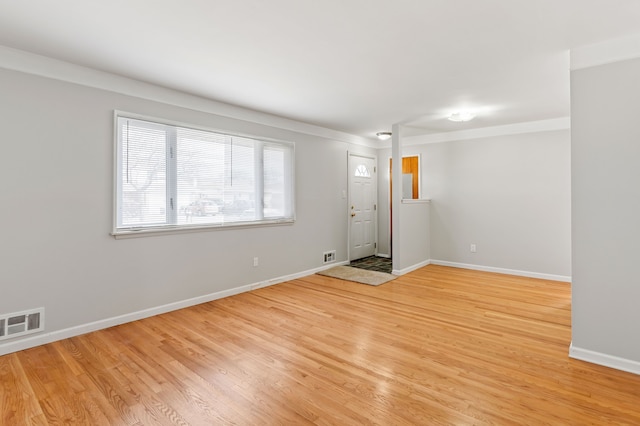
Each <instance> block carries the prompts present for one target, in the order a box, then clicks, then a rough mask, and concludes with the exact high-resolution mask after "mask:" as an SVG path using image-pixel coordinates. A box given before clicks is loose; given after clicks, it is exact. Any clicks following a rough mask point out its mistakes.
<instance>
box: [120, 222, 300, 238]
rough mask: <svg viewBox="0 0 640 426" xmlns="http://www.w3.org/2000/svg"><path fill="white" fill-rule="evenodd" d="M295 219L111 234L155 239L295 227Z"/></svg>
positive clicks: (150, 229)
mask: <svg viewBox="0 0 640 426" xmlns="http://www.w3.org/2000/svg"><path fill="white" fill-rule="evenodd" d="M294 223H295V219H276V220H263V221H260V222H238V223H233V224H226V225H217V224H216V225H175V226H163V227H157V228H131V229H118V230H115V231H113V232H111V235H112V236H113V237H114V238H115V239H116V240H120V239H126V238H140V237H154V236H160V235H173V234H190V233H194V232H208V231H223V230H231V229H248V228H256V227H264V226H281V225H293V224H294Z"/></svg>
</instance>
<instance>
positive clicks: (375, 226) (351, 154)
mask: <svg viewBox="0 0 640 426" xmlns="http://www.w3.org/2000/svg"><path fill="white" fill-rule="evenodd" d="M351 157H362V158H368V159H370V160H373V164H374V179H373V184H374V188H373V197H374V205H375V209H374V213H373V242H374V247H375V251H374V255H377V254H378V210H379V207H380V205H379V203H378V176H379V173H378V156H376V155H368V154H359V153H357V152H350V151H348V150H347V196H346V199H347V202H346V206H345V207H346V209H345V212H346V218H347V262H350V261H351V195H352V194H353V187H352V186H353V184H352V181H351Z"/></svg>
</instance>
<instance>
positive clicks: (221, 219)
mask: <svg viewBox="0 0 640 426" xmlns="http://www.w3.org/2000/svg"><path fill="white" fill-rule="evenodd" d="M116 134H117V135H116V157H117V161H116V197H115V198H116V202H115V226H114V234H116V235H118V234H126V233H128V232H130V231H140V230H163V229H176V228H198V227H214V226H230V225H235V226H237V225H252V224H265V223H278V222H292V221H293V220H294V208H293V206H294V200H293V181H294V179H293V161H294V158H293V157H294V146H293V144H291V143H284V142H276V141H270V140H264V139H256V138H250V137H246V136H239V135H232V134H226V133H218V132H212V131H207V130H199V129H194V128H188V127H180V126H175V125H171V124H167V123H159V122H154V121H148V120H144V119H137V118H130V117H126V116H123V115H117V116H116Z"/></svg>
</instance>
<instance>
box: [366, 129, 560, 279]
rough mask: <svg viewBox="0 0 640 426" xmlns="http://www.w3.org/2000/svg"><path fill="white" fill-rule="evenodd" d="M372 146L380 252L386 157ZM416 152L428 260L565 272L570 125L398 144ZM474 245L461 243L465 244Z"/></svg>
mask: <svg viewBox="0 0 640 426" xmlns="http://www.w3.org/2000/svg"><path fill="white" fill-rule="evenodd" d="M390 155H391V151H390V150H388V149H383V150H379V153H378V158H379V167H380V170H381V171H382V173H381V176H380V185H379V187H380V191H379V201H380V206H381V209H380V221H379V236H380V245H379V247H380V250H379V251H380V252H382V253H385V252H386V251H387V250H389V240H388V235H389V228H388V209H386V208H382V207H383V206H388V185H389V182H388V179H387V178H386V176H387V175H388V167H389V166H388V161H389V156H390ZM403 155H404V156H411V155H420V156H421V188H422V189H421V191H422V197H423V198H430V199H431V200H432V202H431V206H430V215H431V221H430V230H431V237H430V243H431V244H430V255H431V259H432V261H433V260H435V261H442V262H448V263H454V264H460V265H475V266H480V267H487V268H497V269H504V270H507V271H520V272H530V273H533V275H539V276H543V277H544V276H546V277H549V278H559V279H568V277H569V276H571V259H570V256H571V247H570V244H571V222H570V220H571V205H570V203H571V195H570V194H571V193H570V190H571V188H570V185H571V184H570V161H571V160H570V133H569V131H568V130H562V131H549V132H536V133H527V134H517V135H508V136H494V137H488V138H482V139H472V140H460V141H450V142H443V143H433V144H424V145H410V146H405V147H403ZM472 243H473V244H476V245H477V252H476V253H471V252H470V251H469V245H470V244H472Z"/></svg>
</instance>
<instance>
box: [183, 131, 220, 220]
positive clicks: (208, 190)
mask: <svg viewBox="0 0 640 426" xmlns="http://www.w3.org/2000/svg"><path fill="white" fill-rule="evenodd" d="M229 142H230V137H229V136H226V135H221V134H217V133H212V132H205V131H201V130H192V129H185V128H178V129H177V145H176V146H177V153H176V168H177V173H176V174H177V189H178V191H177V192H178V196H177V198H178V203H177V206H178V224H179V225H182V224H197V223H203V224H211V223H221V222H222V213H223V207H224V174H225V162H224V158H225V151H226V149H227V146H228V145H229Z"/></svg>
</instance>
